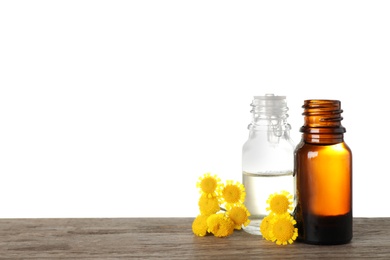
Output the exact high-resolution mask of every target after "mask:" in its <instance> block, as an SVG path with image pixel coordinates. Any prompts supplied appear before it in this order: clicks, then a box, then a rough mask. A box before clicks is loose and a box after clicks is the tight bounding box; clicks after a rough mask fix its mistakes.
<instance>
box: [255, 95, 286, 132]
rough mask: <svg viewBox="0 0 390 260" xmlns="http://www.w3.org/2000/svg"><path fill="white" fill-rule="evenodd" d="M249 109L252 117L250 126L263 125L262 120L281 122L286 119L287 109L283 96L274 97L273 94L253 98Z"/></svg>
mask: <svg viewBox="0 0 390 260" xmlns="http://www.w3.org/2000/svg"><path fill="white" fill-rule="evenodd" d="M251 107H252V109H251V113H252V115H253V122H252V124H254V125H256V124H263V123H262V122H264V121H263V120H266V121H269V120H276V121H279V122H283V121H285V120H286V119H287V117H288V114H287V111H288V107H287V102H286V97H285V96H275V95H274V94H266V95H264V96H255V97H254V98H253V101H252V104H251Z"/></svg>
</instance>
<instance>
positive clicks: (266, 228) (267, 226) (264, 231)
mask: <svg viewBox="0 0 390 260" xmlns="http://www.w3.org/2000/svg"><path fill="white" fill-rule="evenodd" d="M274 216H275V215H268V216H266V217H264V218H263V220H262V221H261V223H260V232H261V235H262V236H263V238H265V239H266V240H271V236H270V231H271V221H272V219H273V217H274Z"/></svg>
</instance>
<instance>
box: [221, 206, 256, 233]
mask: <svg viewBox="0 0 390 260" xmlns="http://www.w3.org/2000/svg"><path fill="white" fill-rule="evenodd" d="M226 215H227V216H228V217H229V218H230V219H231V220H232V221H233V222H234V228H235V229H237V230H240V229H241V227H242V225H244V226H248V224H249V222H250V220H249V218H248V217H249V216H250V215H251V214H250V213H249V211H248V209H247V208H246V207H245V206H244V204H239V205H236V206H232V205H228V206H227V212H226Z"/></svg>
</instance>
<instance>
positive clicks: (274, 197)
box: [267, 191, 293, 214]
mask: <svg viewBox="0 0 390 260" xmlns="http://www.w3.org/2000/svg"><path fill="white" fill-rule="evenodd" d="M292 199H293V196H292V195H291V194H290V193H288V192H287V191H282V192H280V193H274V194H271V195H270V196H269V198H268V200H267V204H268V205H269V207H267V210H268V211H269V210H270V211H271V212H273V213H275V214H284V213H286V212H289V211H291V210H292Z"/></svg>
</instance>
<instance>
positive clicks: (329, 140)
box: [294, 100, 352, 244]
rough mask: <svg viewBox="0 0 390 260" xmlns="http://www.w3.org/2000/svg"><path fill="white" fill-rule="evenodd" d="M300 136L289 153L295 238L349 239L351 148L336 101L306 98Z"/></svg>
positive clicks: (331, 241)
mask: <svg viewBox="0 0 390 260" xmlns="http://www.w3.org/2000/svg"><path fill="white" fill-rule="evenodd" d="M303 108H304V112H303V115H304V125H303V126H302V127H301V129H300V131H301V132H302V140H301V142H300V143H299V144H298V145H297V147H296V149H295V152H294V177H295V181H296V199H297V206H296V208H295V211H294V217H295V219H296V221H297V227H298V239H299V240H301V241H303V242H306V243H310V244H344V243H348V242H349V241H350V240H351V239H352V153H351V150H350V148H349V147H348V146H347V144H346V143H345V142H344V133H345V128H344V127H343V126H342V125H341V120H342V119H343V118H342V117H341V113H342V112H343V111H342V110H341V103H340V101H338V100H305V102H304V105H303Z"/></svg>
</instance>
